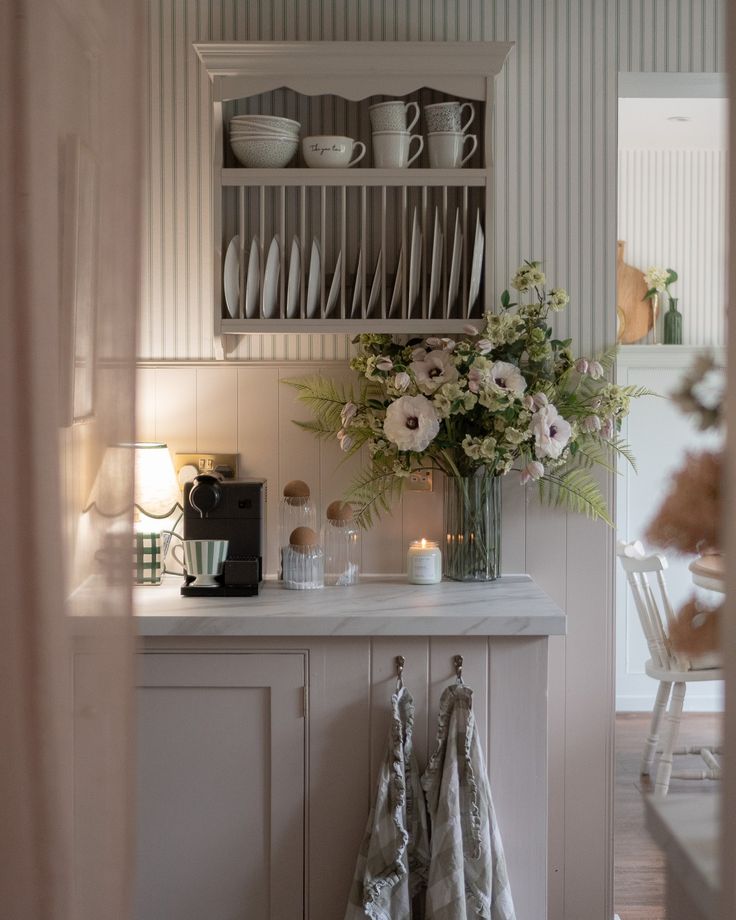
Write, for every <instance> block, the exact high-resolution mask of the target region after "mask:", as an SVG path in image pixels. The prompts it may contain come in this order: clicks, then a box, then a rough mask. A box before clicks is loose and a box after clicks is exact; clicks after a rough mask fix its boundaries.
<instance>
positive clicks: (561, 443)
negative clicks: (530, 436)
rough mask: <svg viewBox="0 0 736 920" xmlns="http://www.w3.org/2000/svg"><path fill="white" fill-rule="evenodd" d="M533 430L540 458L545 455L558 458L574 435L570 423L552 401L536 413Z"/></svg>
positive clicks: (533, 419) (536, 451)
mask: <svg viewBox="0 0 736 920" xmlns="http://www.w3.org/2000/svg"><path fill="white" fill-rule="evenodd" d="M532 430H533V432H534V442H535V447H534V451H535V453H536V455H537V457H538V458H539V459H540V460H542V459H543V458H544V457H551V458H552V459H553V460H557V458H558V457H559V456H560V454H561V453H562V451H563V450H564V449H565V447H566V446H567V442H568V441H569V440H570V436H571V435H572V428H571V426H570V423H569V422H568V421H567V420H566V419H564V418H563V417H562V416H561V415H560V413H559V412H558V411H557V409H556V408H555V407H554V406H553V405H552V403H550V404H549V405H547V406H542V408H541V409H538V410H537V411H536V412H535V413H534V417H533V418H532Z"/></svg>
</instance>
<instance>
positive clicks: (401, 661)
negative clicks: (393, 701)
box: [395, 655, 406, 690]
mask: <svg viewBox="0 0 736 920" xmlns="http://www.w3.org/2000/svg"><path fill="white" fill-rule="evenodd" d="M395 661H396V689H397V690H401V689H402V688H403V686H404V678H403V674H404V665H405V664H406V658H404V656H403V655H397V656H396V658H395Z"/></svg>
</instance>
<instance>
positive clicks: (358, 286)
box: [350, 249, 363, 319]
mask: <svg viewBox="0 0 736 920" xmlns="http://www.w3.org/2000/svg"><path fill="white" fill-rule="evenodd" d="M362 287H363V250H362V249H359V250H358V264H357V265H356V266H355V285H354V287H353V300H352V303H351V305H350V319H360V303H361V296H362V293H361V292H362Z"/></svg>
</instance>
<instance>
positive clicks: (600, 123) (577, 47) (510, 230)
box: [139, 0, 723, 360]
mask: <svg viewBox="0 0 736 920" xmlns="http://www.w3.org/2000/svg"><path fill="white" fill-rule="evenodd" d="M722 7H723V2H722V0H692V2H690V0H687V2H686V0H618V2H613V0H577V2H575V0H497V2H489V0H465V2H461V0H458V2H451V0H444V2H443V0H404V2H394V0H390V2H389V0H383V2H378V0H372V2H371V0H349V2H335V0H321V2H318V0H248V2H245V0H239V2H236V0H149V3H148V35H149V55H148V63H147V80H148V86H149V90H150V92H149V96H148V98H149V105H148V112H147V148H146V150H147V175H148V178H149V181H148V183H147V186H146V200H145V211H146V213H147V214H148V220H147V221H146V226H145V230H144V239H143V249H144V259H143V263H144V274H143V292H142V312H141V322H140V348H139V354H140V357H141V358H156V359H171V360H177V359H195V358H198V359H208V358H212V357H214V350H213V342H212V332H211V329H212V319H211V290H212V284H211V257H210V252H209V242H208V241H209V240H210V239H211V232H210V231H211V228H210V220H209V198H210V178H209V161H208V151H209V120H208V95H209V85H208V83H207V80H206V78H205V77H204V75H203V73H202V69H201V67H200V65H199V62H198V60H197V58H196V55H195V54H194V52H193V51H192V47H191V46H192V43H193V42H195V41H205V40H224V39H236V40H238V39H241V40H246V39H251V40H253V39H263V40H268V39H286V40H289V39H298V40H309V39H325V40H344V39H354V40H360V39H372V40H388V41H392V40H428V41H432V40H450V41H452V40H465V39H485V40H511V41H514V42H516V47H515V49H514V50H513V52H512V54H511V56H510V59H509V61H508V63H507V65H506V68H505V71H504V73H503V74H502V75H501V77H500V78H499V79H498V81H497V107H496V144H497V149H496V167H497V169H496V176H497V181H496V214H495V232H494V239H495V252H494V262H495V264H494V266H493V277H494V278H496V279H497V283H498V286H499V288H500V287H501V286H502V285H503V283H504V279H506V278H507V277H508V276H509V273H510V272H511V271H512V270H513V269H514V267H515V266H516V265H517V264H518V263H519V262H520V260H521V259H522V258H525V257H531V256H533V257H536V258H542V259H544V260H545V262H546V266H547V271H548V274H549V276H550V277H551V278H552V279H554V281H555V283H558V284H561V285H563V286H565V287H567V288H568V289H569V290H570V293H571V295H572V307H571V309H570V310H569V313H567V314H566V316H565V317H564V318H563V319H562V328H561V332H563V333H565V334H567V333H569V334H572V335H575V336H576V339H577V340H578V341H579V342H580V344H581V348H589V347H591V346H601V345H604V344H606V343H608V342H610V341H611V340H612V338H613V335H614V329H615V312H614V310H613V307H612V304H613V303H614V285H615V237H616V232H615V225H616V202H615V168H616V153H615V152H616V144H615V137H616V74H617V71H618V70H619V69H620V70H632V71H651V70H685V71H687V70H693V71H718V70H722V69H723V59H722V52H721V50H720V46H719V43H718V41H717V33H718V26H719V22H720V15H721V13H722ZM325 349H327V351H326V350H325ZM347 350H348V345H347V340H346V338H345V337H344V336H338V337H337V338H335V337H333V336H330V337H328V338H327V340H325V341H323V340H322V338H321V337H320V336H315V335H303V336H289V337H288V339H287V337H284V336H275V335H267V336H248V337H244V338H243V340H242V342H241V343H240V345H239V347H238V349H237V351H236V352H235V353H234V355H233V357H237V358H241V359H246V360H281V359H286V358H291V357H297V358H301V359H303V358H305V357H307V356H313V357H314V358H316V359H326V358H329V357H330V356H335V357H344V356H345V355H346V354H347ZM328 351H329V354H328Z"/></svg>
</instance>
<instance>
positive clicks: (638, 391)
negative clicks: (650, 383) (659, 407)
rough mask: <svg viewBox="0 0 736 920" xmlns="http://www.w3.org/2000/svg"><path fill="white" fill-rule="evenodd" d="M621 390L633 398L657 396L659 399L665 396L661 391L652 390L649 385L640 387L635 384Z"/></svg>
mask: <svg viewBox="0 0 736 920" xmlns="http://www.w3.org/2000/svg"><path fill="white" fill-rule="evenodd" d="M621 390H622V391H623V392H624V393H625V394H626V396H628V397H630V398H631V399H638V398H639V397H640V396H657V397H658V398H659V399H663V398H664V397H663V396H662V394H661V393H655V391H654V390H650V389H649V387H638V386H636V385H635V384H630V385H629V386H625V387H621Z"/></svg>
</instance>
